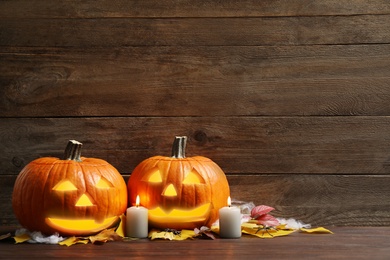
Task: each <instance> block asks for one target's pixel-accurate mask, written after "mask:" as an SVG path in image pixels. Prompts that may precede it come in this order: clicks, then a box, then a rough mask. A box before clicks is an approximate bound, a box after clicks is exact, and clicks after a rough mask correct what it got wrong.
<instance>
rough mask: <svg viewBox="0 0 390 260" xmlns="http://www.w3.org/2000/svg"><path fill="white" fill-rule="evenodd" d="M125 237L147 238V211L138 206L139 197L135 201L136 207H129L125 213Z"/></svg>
mask: <svg viewBox="0 0 390 260" xmlns="http://www.w3.org/2000/svg"><path fill="white" fill-rule="evenodd" d="M126 236H127V237H137V238H145V237H148V210H147V209H146V208H144V207H142V206H140V199H139V196H137V199H136V206H133V207H130V208H128V209H127V211H126Z"/></svg>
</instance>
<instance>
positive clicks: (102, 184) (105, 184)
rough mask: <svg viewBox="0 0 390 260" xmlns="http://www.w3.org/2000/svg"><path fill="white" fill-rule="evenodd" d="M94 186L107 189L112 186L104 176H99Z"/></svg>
mask: <svg viewBox="0 0 390 260" xmlns="http://www.w3.org/2000/svg"><path fill="white" fill-rule="evenodd" d="M96 187H97V188H99V189H109V188H112V187H114V185H112V183H111V182H109V181H108V180H107V179H106V178H104V177H101V178H100V180H99V181H98V183H96Z"/></svg>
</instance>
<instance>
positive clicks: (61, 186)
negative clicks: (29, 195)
mask: <svg viewBox="0 0 390 260" xmlns="http://www.w3.org/2000/svg"><path fill="white" fill-rule="evenodd" d="M53 190H57V191H71V190H77V188H76V186H74V184H73V183H71V182H70V181H69V180H62V181H60V182H59V183H57V184H56V185H55V186H54V187H53Z"/></svg>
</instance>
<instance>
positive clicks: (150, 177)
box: [142, 168, 162, 183]
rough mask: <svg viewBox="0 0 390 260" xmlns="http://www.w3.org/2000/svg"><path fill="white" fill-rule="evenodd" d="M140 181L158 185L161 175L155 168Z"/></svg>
mask: <svg viewBox="0 0 390 260" xmlns="http://www.w3.org/2000/svg"><path fill="white" fill-rule="evenodd" d="M142 180H143V181H147V182H153V183H160V182H162V177H161V173H160V171H159V170H158V169H157V168H155V169H153V170H152V171H151V172H150V173H149V174H146V175H145V177H144V178H143V179H142Z"/></svg>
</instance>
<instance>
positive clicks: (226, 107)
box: [0, 44, 390, 117]
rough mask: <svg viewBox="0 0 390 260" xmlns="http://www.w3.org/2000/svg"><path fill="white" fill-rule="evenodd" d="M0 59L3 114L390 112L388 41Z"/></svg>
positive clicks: (36, 51)
mask: <svg viewBox="0 0 390 260" xmlns="http://www.w3.org/2000/svg"><path fill="white" fill-rule="evenodd" d="M15 53H17V55H16V54H15ZM0 65H1V66H0V84H1V86H2V88H0V116H2V117H44V116H48V117H57V116H241V115H248V116H262V115H270V116H293V115H295V116H303V115H389V114H390V107H389V106H388V104H389V101H390V89H389V88H388V82H389V81H390V70H389V67H390V45H388V44H385V45H374V46H373V45H342V46H284V47H233V46H232V47H206V46H201V47H194V48H189V47H179V48H177V47H132V48H114V49H106V48H100V49H88V50H85V49H82V48H77V49H66V48H49V49H47V48H14V47H12V48H3V49H2V51H0Z"/></svg>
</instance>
